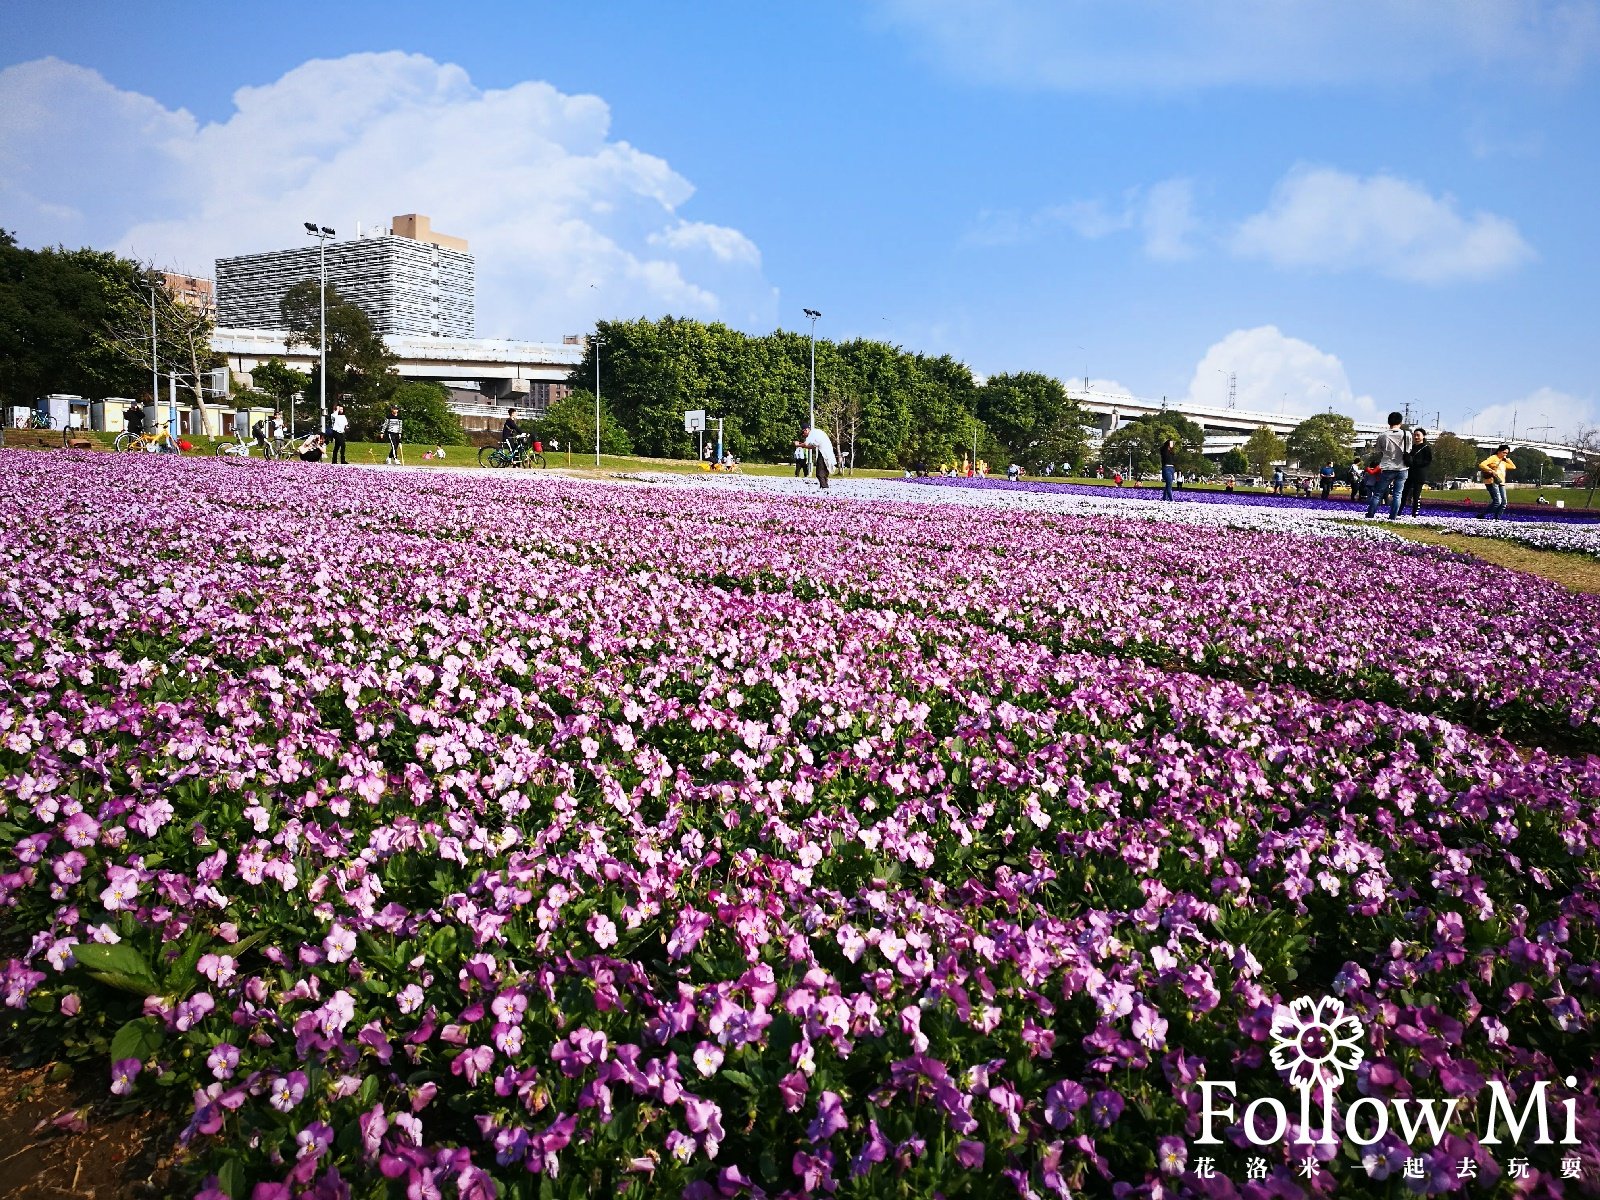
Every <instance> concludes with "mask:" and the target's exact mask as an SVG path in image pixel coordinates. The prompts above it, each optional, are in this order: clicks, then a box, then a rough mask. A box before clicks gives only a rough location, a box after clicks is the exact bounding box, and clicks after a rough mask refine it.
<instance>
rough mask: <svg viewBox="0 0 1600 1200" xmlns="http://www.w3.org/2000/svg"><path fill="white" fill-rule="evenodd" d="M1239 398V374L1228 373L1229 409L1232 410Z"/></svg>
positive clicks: (1234, 372) (1235, 372)
mask: <svg viewBox="0 0 1600 1200" xmlns="http://www.w3.org/2000/svg"><path fill="white" fill-rule="evenodd" d="M1238 398H1239V372H1237V371H1229V372H1228V407H1229V408H1232V407H1233V405H1234V402H1235V401H1236V400H1238Z"/></svg>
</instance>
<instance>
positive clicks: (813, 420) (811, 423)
mask: <svg viewBox="0 0 1600 1200" xmlns="http://www.w3.org/2000/svg"><path fill="white" fill-rule="evenodd" d="M801 311H802V312H804V313H805V314H806V316H808V317H810V318H811V405H810V410H809V415H808V417H807V420H806V427H807V428H808V429H815V428H816V427H817V318H818V317H820V316H821V315H822V314H821V313H819V312H818V311H817V310H816V309H814V308H807V309H802V310H801Z"/></svg>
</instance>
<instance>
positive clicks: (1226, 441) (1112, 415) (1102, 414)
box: [1067, 388, 1575, 463]
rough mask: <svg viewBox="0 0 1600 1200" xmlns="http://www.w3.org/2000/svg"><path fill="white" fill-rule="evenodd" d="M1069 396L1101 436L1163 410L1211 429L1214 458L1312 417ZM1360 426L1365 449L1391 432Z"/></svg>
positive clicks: (1563, 458) (1562, 451)
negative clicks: (1264, 432) (1256, 435)
mask: <svg viewBox="0 0 1600 1200" xmlns="http://www.w3.org/2000/svg"><path fill="white" fill-rule="evenodd" d="M1067 396H1068V398H1070V399H1073V400H1076V401H1077V402H1078V404H1079V405H1080V406H1081V407H1082V408H1083V409H1084V411H1086V412H1088V413H1090V414H1091V415H1092V416H1093V417H1094V418H1095V419H1096V420H1095V426H1096V428H1098V430H1099V432H1100V436H1101V437H1104V436H1105V435H1106V434H1108V433H1111V432H1113V431H1114V430H1116V429H1119V428H1121V427H1122V426H1123V425H1124V424H1126V423H1127V422H1128V421H1130V420H1133V419H1134V418H1136V417H1147V416H1159V415H1160V414H1161V413H1163V412H1170V413H1174V414H1177V415H1180V416H1184V417H1188V418H1189V419H1190V420H1191V421H1194V422H1196V423H1197V424H1198V425H1200V426H1201V428H1203V429H1204V430H1205V431H1206V441H1205V450H1204V453H1206V454H1208V455H1220V454H1225V453H1227V452H1228V451H1229V450H1232V449H1233V448H1235V447H1236V446H1243V445H1244V444H1245V442H1247V441H1248V440H1249V439H1250V435H1251V434H1252V433H1254V432H1255V431H1256V430H1257V429H1260V428H1262V427H1263V426H1265V427H1266V428H1268V429H1270V430H1272V432H1273V433H1275V434H1277V435H1278V436H1279V437H1281V438H1286V437H1288V436H1289V433H1290V431H1292V430H1293V429H1294V427H1295V426H1296V425H1298V424H1300V422H1301V421H1303V420H1305V419H1306V416H1308V415H1309V414H1305V413H1301V414H1298V415H1294V416H1291V415H1288V414H1286V413H1271V412H1259V411H1255V410H1252V409H1246V408H1215V407H1212V406H1209V405H1204V404H1186V403H1181V402H1179V403H1175V402H1172V401H1169V400H1167V399H1165V398H1162V399H1159V400H1152V399H1149V398H1148V397H1143V396H1128V395H1115V394H1111V393H1107V392H1096V391H1094V390H1092V389H1090V390H1088V391H1082V390H1076V389H1072V388H1068V389H1067ZM1355 424H1356V437H1357V439H1358V440H1359V442H1360V443H1361V444H1363V445H1364V444H1366V443H1367V442H1368V441H1370V440H1371V439H1372V438H1374V437H1376V436H1377V435H1378V434H1380V433H1382V432H1383V431H1384V430H1385V429H1387V428H1388V426H1387V425H1384V424H1382V423H1379V422H1373V421H1357V422H1356V423H1355ZM1440 432H1441V430H1439V429H1430V430H1429V432H1428V438H1429V440H1430V441H1431V440H1433V439H1435V438H1437V437H1438V436H1439V434H1440ZM1469 440H1472V441H1476V442H1478V443H1480V444H1481V443H1484V442H1489V443H1496V442H1510V443H1511V445H1513V446H1516V447H1521V446H1531V447H1533V448H1534V449H1536V450H1542V451H1543V452H1544V453H1545V454H1547V455H1549V456H1550V458H1551V459H1552V460H1554V461H1556V462H1563V463H1571V462H1573V461H1574V460H1575V455H1574V453H1573V451H1572V448H1571V447H1570V446H1567V445H1564V444H1562V443H1560V442H1541V441H1535V440H1533V439H1531V438H1523V439H1521V440H1520V441H1513V440H1512V439H1511V438H1508V437H1504V436H1502V435H1500V434H1493V435H1485V436H1482V437H1475V438H1472V439H1469Z"/></svg>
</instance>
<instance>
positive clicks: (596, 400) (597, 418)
mask: <svg viewBox="0 0 1600 1200" xmlns="http://www.w3.org/2000/svg"><path fill="white" fill-rule="evenodd" d="M592 340H593V341H594V465H595V469H596V470H598V469H599V467H600V347H601V346H604V345H605V344H606V340H605V338H603V337H601V336H600V335H599V334H598V333H597V334H595V335H594V338H593V339H592Z"/></svg>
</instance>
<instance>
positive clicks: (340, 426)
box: [328, 404, 350, 466]
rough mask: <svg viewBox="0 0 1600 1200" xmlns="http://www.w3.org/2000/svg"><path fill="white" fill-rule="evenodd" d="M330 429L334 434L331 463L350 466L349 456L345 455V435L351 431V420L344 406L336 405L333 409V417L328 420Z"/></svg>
mask: <svg viewBox="0 0 1600 1200" xmlns="http://www.w3.org/2000/svg"><path fill="white" fill-rule="evenodd" d="M328 429H329V430H330V431H331V432H332V434H333V439H332V440H333V458H332V460H331V461H333V462H336V463H344V464H345V466H349V465H350V459H349V456H348V455H346V454H345V449H344V443H345V435H346V434H347V433H348V432H349V429H350V418H349V417H347V416H345V413H344V405H342V404H336V405H334V407H333V416H331V417H329V418H328Z"/></svg>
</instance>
